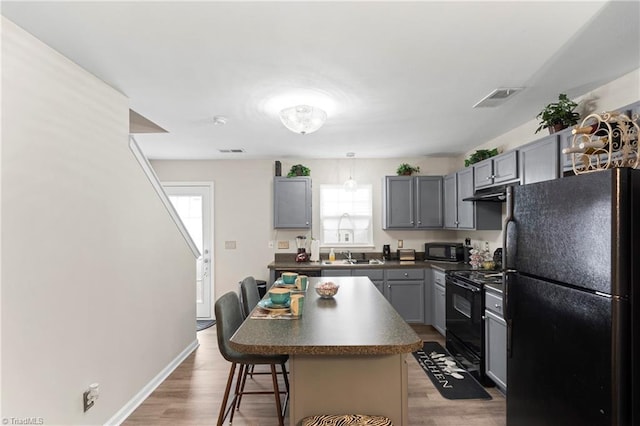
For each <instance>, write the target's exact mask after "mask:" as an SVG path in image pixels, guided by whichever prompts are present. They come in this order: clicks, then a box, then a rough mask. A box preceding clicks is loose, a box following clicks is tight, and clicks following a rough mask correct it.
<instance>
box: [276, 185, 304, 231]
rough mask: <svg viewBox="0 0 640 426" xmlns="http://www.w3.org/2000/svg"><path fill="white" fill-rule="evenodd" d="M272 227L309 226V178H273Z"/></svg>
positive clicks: (299, 227)
mask: <svg viewBox="0 0 640 426" xmlns="http://www.w3.org/2000/svg"><path fill="white" fill-rule="evenodd" d="M273 227H274V228H276V229H310V228H311V178H308V177H293V178H287V177H275V178H274V181H273Z"/></svg>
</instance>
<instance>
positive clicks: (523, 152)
mask: <svg viewBox="0 0 640 426" xmlns="http://www.w3.org/2000/svg"><path fill="white" fill-rule="evenodd" d="M559 139H560V137H559V136H558V135H557V134H555V133H554V134H552V135H549V136H546V137H544V138H542V139H539V140H537V141H535V142H533V143H530V144H527V145H524V146H522V147H518V164H519V168H520V170H519V174H520V183H521V184H522V185H526V184H528V183H535V182H542V181H546V180H553V179H558V178H559V177H560V176H561V173H560V160H561V158H560V145H559Z"/></svg>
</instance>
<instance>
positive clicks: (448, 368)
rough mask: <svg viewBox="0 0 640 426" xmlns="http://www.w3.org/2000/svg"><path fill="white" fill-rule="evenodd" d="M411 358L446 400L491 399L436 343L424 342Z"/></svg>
mask: <svg viewBox="0 0 640 426" xmlns="http://www.w3.org/2000/svg"><path fill="white" fill-rule="evenodd" d="M413 356H414V357H415V358H416V360H417V361H418V364H420V367H422V369H423V370H424V372H425V373H427V376H429V378H430V379H431V381H432V382H433V385H434V386H435V387H436V389H438V391H439V392H440V394H441V395H442V396H443V397H445V398H447V399H491V395H489V394H488V393H487V391H486V390H484V388H483V387H482V385H481V384H480V383H478V382H477V381H476V379H475V378H474V377H473V376H472V375H470V374H469V373H467V372H466V371H465V370H463V369H462V368H460V366H459V365H458V364H457V363H456V361H455V359H454V358H453V357H452V356H451V355H450V354H449V352H447V350H446V349H445V348H443V347H442V346H441V345H440V343H438V342H424V344H423V346H422V350H421V351H416V352H414V353H413Z"/></svg>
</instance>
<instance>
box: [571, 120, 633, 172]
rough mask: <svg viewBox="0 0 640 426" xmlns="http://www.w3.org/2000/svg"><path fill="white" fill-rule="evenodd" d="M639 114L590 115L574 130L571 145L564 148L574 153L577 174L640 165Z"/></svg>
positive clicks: (572, 157) (573, 159) (574, 165)
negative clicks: (639, 154)
mask: <svg viewBox="0 0 640 426" xmlns="http://www.w3.org/2000/svg"><path fill="white" fill-rule="evenodd" d="M638 118H639V115H638V114H637V113H636V114H633V116H631V117H629V115H627V114H625V113H620V112H604V113H602V114H591V115H588V116H587V117H586V118H585V119H584V120H582V123H580V125H579V126H577V127H576V128H574V129H573V130H572V134H573V135H574V136H573V139H572V141H571V147H569V148H565V149H563V150H562V153H563V154H567V155H570V156H571V159H572V163H573V171H574V173H575V174H577V175H578V174H582V173H590V172H597V171H600V170H605V169H609V168H612V167H631V168H634V169H636V168H638V164H639V163H640V159H639V157H638V134H640V126H638Z"/></svg>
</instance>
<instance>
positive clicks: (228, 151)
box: [218, 148, 244, 154]
mask: <svg viewBox="0 0 640 426" xmlns="http://www.w3.org/2000/svg"><path fill="white" fill-rule="evenodd" d="M218 152H221V153H223V154H239V153H243V152H244V149H242V148H232V149H219V150H218Z"/></svg>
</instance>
